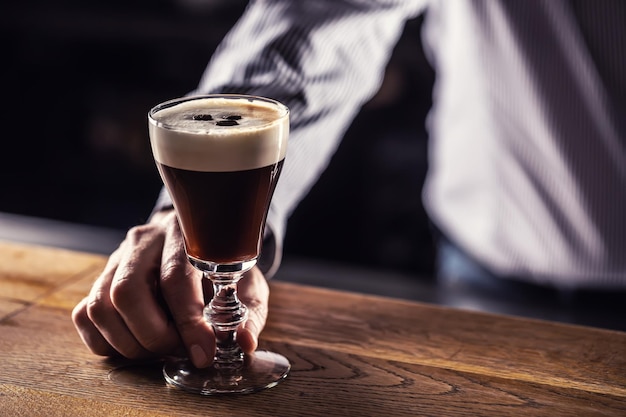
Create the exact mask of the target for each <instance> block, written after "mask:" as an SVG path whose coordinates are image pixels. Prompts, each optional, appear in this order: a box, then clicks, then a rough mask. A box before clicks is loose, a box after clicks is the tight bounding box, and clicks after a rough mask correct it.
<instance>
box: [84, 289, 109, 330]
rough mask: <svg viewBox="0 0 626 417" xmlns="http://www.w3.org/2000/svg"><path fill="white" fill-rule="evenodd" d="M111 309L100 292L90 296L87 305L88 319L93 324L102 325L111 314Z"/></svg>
mask: <svg viewBox="0 0 626 417" xmlns="http://www.w3.org/2000/svg"><path fill="white" fill-rule="evenodd" d="M110 311H111V307H110V305H109V303H108V302H107V301H106V297H105V296H104V293H103V292H102V291H100V290H98V291H96V292H95V293H94V294H93V296H90V297H89V299H88V300H87V303H86V312H87V317H88V318H89V320H90V321H91V322H92V323H96V324H97V323H102V322H103V321H105V319H106V317H108V315H109V314H110Z"/></svg>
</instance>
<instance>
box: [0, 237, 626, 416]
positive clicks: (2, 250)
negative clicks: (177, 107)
mask: <svg viewBox="0 0 626 417" xmlns="http://www.w3.org/2000/svg"><path fill="white" fill-rule="evenodd" d="M105 260H106V258H105V257H103V256H100V255H93V254H88V253H80V252H73V251H69V250H61V249H53V248H47V247H42V246H30V245H22V244H15V243H10V242H0V359H1V364H2V365H1V366H2V368H1V370H0V416H3V417H14V416H45V417H55V416H64V417H65V416H107V417H108V416H335V415H337V416H374V415H376V416H379V415H380V416H423V415H424V416H480V415H486V416H551V417H554V416H582V417H589V416H616V417H617V416H619V417H624V416H626V333H623V332H617V331H608V330H601V329H595V328H590V327H582V326H573V325H564V324H558V323H552V322H544V321H537V320H529V319H522V318H513V317H505V316H497V315H491V314H484V313H472V312H466V311H460V310H454V309H449V308H443V307H438V306H433V305H427V304H419V303H414V302H407V301H399V300H394V299H389V298H382V297H373V296H365V295H361V294H355V293H347V292H339V291H332V290H327V289H320V288H313V287H304V286H300V285H295V284H287V283H281V282H272V284H271V285H272V295H271V307H270V317H269V321H268V323H267V327H266V329H265V331H264V332H263V334H262V336H261V347H266V348H270V349H272V350H275V351H277V352H279V353H282V354H283V355H285V356H286V357H288V358H289V360H290V361H291V363H292V371H291V373H290V375H289V376H288V377H287V379H286V380H285V381H284V382H282V383H280V384H279V385H278V386H276V387H274V388H272V389H269V390H266V391H262V392H259V393H256V394H251V395H246V396H234V397H232V396H221V397H202V396H196V395H192V394H188V393H185V392H182V391H180V390H178V389H174V388H170V387H168V386H166V385H165V383H164V381H163V379H162V377H161V369H160V368H161V364H160V363H158V362H147V363H142V362H130V361H124V360H110V359H106V358H102V357H98V356H95V355H93V354H91V353H90V352H89V351H88V350H87V348H86V347H84V345H83V344H82V342H81V341H80V339H79V337H78V334H77V333H76V331H75V330H74V327H73V325H72V322H71V319H70V311H71V309H72V308H73V306H74V305H75V304H76V303H77V302H78V301H79V300H80V299H81V298H82V297H83V296H84V295H85V294H86V293H87V292H88V290H89V288H90V286H91V283H92V281H93V280H94V279H95V277H96V276H97V275H98V273H99V272H100V270H101V269H102V268H103V266H104V263H105ZM625 319H626V318H625Z"/></svg>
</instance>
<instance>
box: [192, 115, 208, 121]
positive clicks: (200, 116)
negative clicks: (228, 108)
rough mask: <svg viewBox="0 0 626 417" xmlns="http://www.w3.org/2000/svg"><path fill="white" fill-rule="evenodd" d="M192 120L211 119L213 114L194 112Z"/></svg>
mask: <svg viewBox="0 0 626 417" xmlns="http://www.w3.org/2000/svg"><path fill="white" fill-rule="evenodd" d="M192 119H193V120H204V121H207V120H213V116H211V115H210V114H194V115H193V117H192Z"/></svg>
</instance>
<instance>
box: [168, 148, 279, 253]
mask: <svg viewBox="0 0 626 417" xmlns="http://www.w3.org/2000/svg"><path fill="white" fill-rule="evenodd" d="M282 165H283V160H281V161H280V162H278V163H277V164H273V165H269V166H266V167H263V168H257V169H251V170H245V171H233V172H201V171H188V170H185V169H179V168H172V167H170V166H167V165H163V164H161V163H157V166H158V168H159V171H160V172H161V176H162V177H163V181H164V182H165V185H166V186H167V189H168V191H169V193H170V195H171V197H172V199H173V201H174V205H175V206H176V210H177V213H178V217H179V221H180V225H181V227H182V229H183V234H184V236H185V245H186V248H187V254H188V255H190V256H192V257H194V258H197V259H200V260H204V261H210V262H214V263H234V262H241V261H247V260H251V259H254V258H256V257H257V256H258V255H259V251H260V248H261V237H262V233H263V227H264V226H265V217H266V214H267V210H268V207H269V204H270V201H271V199H272V195H273V193H274V188H275V187H276V182H277V180H278V177H279V174H280V170H281V169H282Z"/></svg>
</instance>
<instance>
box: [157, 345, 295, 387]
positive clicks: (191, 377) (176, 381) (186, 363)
mask: <svg viewBox="0 0 626 417" xmlns="http://www.w3.org/2000/svg"><path fill="white" fill-rule="evenodd" d="M290 368H291V365H290V364H289V361H288V360H287V359H286V358H285V357H284V356H282V355H279V354H277V353H273V352H267V351H264V350H258V351H256V352H254V353H253V354H251V355H246V356H245V360H244V364H243V366H242V367H241V368H238V369H216V368H214V367H209V368H204V369H198V368H196V367H195V366H193V364H192V363H191V361H190V360H189V359H170V360H167V361H166V362H165V365H164V366H163V376H164V377H165V381H166V382H167V383H168V384H170V385H172V386H174V387H176V388H180V389H182V390H185V391H188V392H192V393H195V394H201V395H223V394H250V393H253V392H257V391H261V390H263V389H266V388H271V387H273V386H275V385H276V384H278V383H279V382H281V381H282V380H283V379H285V378H286V377H287V374H288V373H289V369H290Z"/></svg>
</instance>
